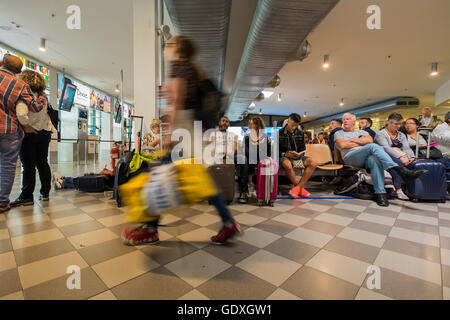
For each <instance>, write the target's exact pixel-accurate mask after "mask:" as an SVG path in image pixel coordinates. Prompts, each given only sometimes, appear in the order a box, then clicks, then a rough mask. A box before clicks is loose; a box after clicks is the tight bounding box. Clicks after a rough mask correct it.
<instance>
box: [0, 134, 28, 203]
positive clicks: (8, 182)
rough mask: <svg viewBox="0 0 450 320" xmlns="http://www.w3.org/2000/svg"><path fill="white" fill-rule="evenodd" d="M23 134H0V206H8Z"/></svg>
mask: <svg viewBox="0 0 450 320" xmlns="http://www.w3.org/2000/svg"><path fill="white" fill-rule="evenodd" d="M22 139H23V132H22V131H18V132H16V133H6V134H0V204H2V205H8V204H9V195H10V194H11V189H12V186H13V184H14V178H15V176H16V165H17V158H18V156H19V152H20V147H21V145H22Z"/></svg>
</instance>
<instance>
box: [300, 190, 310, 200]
mask: <svg viewBox="0 0 450 320" xmlns="http://www.w3.org/2000/svg"><path fill="white" fill-rule="evenodd" d="M310 195H311V193H309V192H308V191H306V189H305V188H301V189H300V197H302V198H308V197H309V196H310Z"/></svg>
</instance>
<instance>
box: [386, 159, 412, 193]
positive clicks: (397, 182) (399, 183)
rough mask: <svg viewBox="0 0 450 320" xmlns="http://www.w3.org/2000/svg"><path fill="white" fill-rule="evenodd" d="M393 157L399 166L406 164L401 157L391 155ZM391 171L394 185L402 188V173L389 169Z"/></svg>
mask: <svg viewBox="0 0 450 320" xmlns="http://www.w3.org/2000/svg"><path fill="white" fill-rule="evenodd" d="M391 158H392V161H394V162H395V163H396V164H398V165H399V166H404V164H403V162H402V161H401V160H400V159H399V158H393V157H391ZM407 168H409V165H408V166H407ZM389 173H390V174H391V176H392V183H393V184H394V187H395V188H396V189H398V188H401V187H402V184H403V179H402V178H401V177H400V175H399V174H398V173H397V172H396V171H394V170H391V171H389Z"/></svg>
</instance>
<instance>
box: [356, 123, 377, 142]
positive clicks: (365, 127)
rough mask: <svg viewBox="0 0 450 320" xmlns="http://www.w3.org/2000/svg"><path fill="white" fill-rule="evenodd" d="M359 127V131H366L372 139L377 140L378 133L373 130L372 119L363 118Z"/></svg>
mask: <svg viewBox="0 0 450 320" xmlns="http://www.w3.org/2000/svg"><path fill="white" fill-rule="evenodd" d="M358 126H359V130H364V131H366V132H367V133H368V134H370V136H371V137H372V139H375V135H376V132H375V131H373V130H372V129H371V128H372V119H370V118H362V119H361V120H359V124H358Z"/></svg>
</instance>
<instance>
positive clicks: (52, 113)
mask: <svg viewBox="0 0 450 320" xmlns="http://www.w3.org/2000/svg"><path fill="white" fill-rule="evenodd" d="M47 113H48V116H49V118H50V121H51V122H52V125H53V127H55V129H56V130H58V125H59V112H58V110H55V109H53V107H52V105H51V104H50V103H49V104H47Z"/></svg>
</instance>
